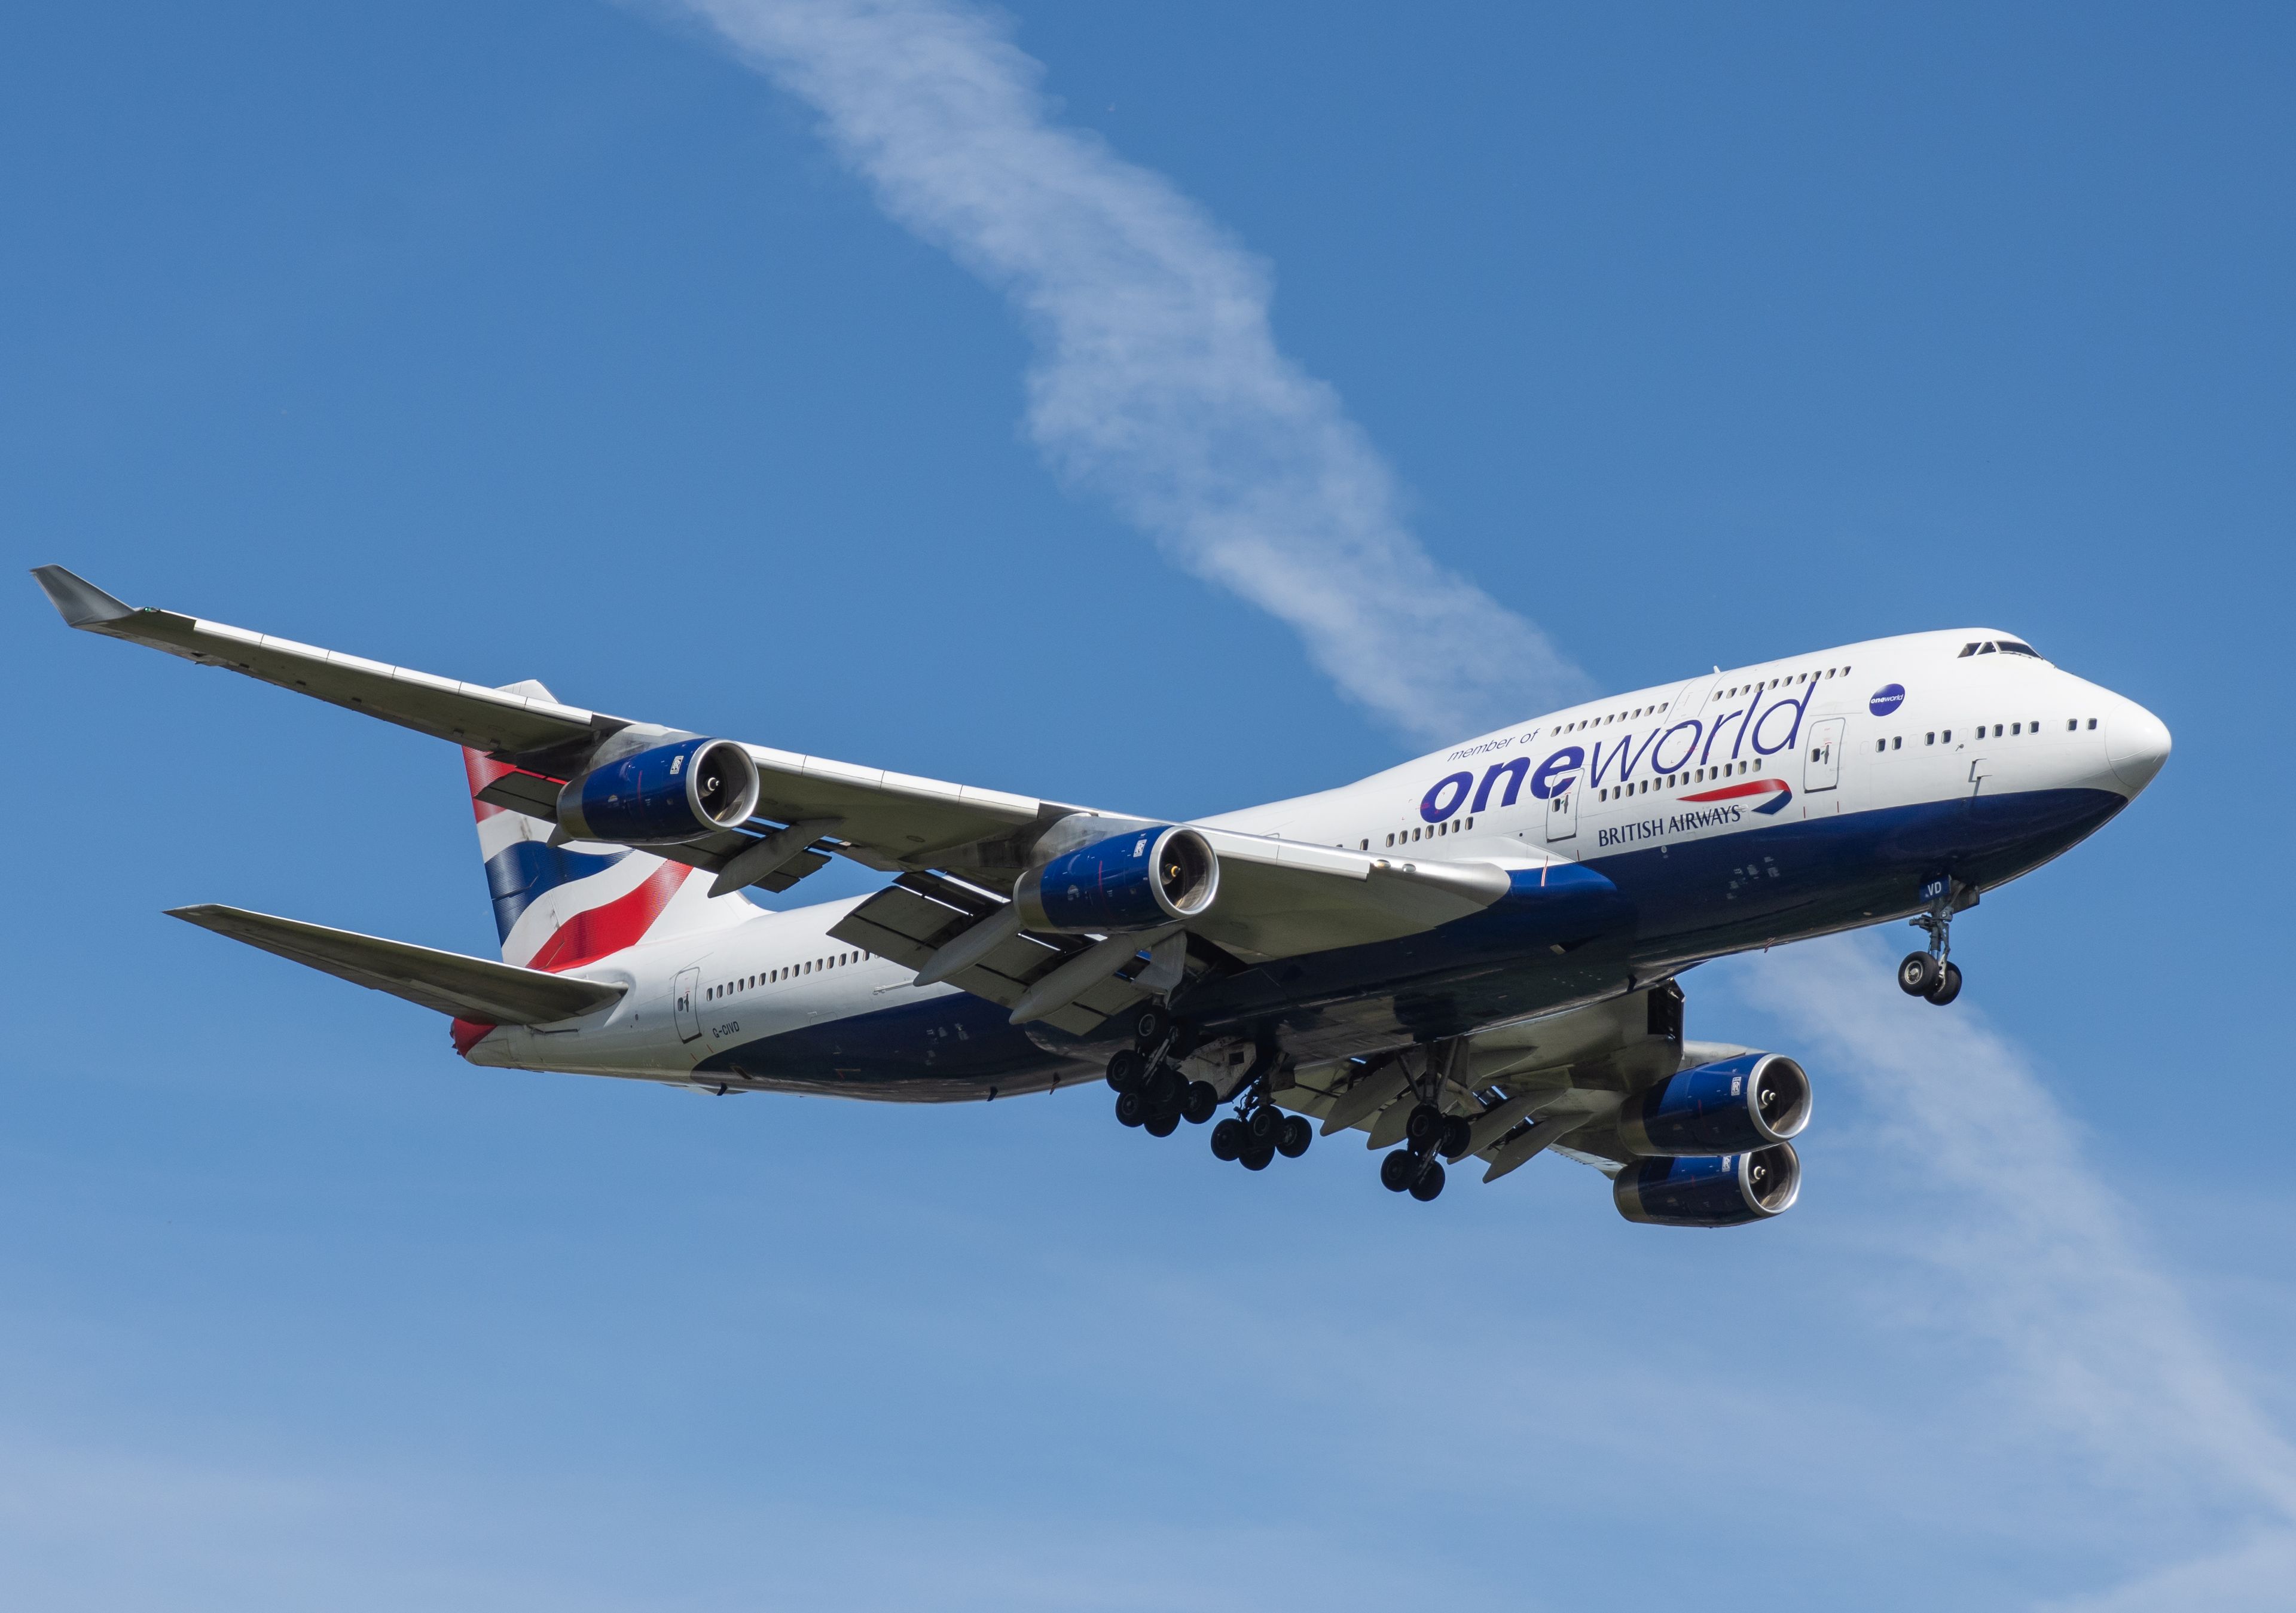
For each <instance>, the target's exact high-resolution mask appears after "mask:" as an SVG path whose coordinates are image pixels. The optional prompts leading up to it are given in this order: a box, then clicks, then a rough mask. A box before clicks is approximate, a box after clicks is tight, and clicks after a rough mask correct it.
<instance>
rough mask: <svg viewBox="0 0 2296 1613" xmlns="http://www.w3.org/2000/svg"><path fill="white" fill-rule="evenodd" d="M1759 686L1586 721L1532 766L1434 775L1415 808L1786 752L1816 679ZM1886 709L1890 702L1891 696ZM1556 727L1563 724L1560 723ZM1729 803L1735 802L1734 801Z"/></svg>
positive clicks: (1550, 793)
mask: <svg viewBox="0 0 2296 1613" xmlns="http://www.w3.org/2000/svg"><path fill="white" fill-rule="evenodd" d="M1892 692H1894V695H1895V698H1896V699H1898V700H1902V699H1904V698H1905V691H1904V690H1902V689H1899V688H1898V686H1897V685H1896V684H1891V685H1890V688H1889V689H1887V690H1884V691H1882V693H1884V694H1889V693H1892ZM1751 693H1752V698H1751V700H1747V701H1746V702H1745V703H1744V704H1743V705H1741V704H1739V703H1737V702H1736V701H1730V702H1727V703H1719V702H1713V701H1710V702H1709V704H1708V706H1707V708H1706V709H1705V710H1703V711H1701V712H1699V713H1697V714H1696V715H1695V716H1689V715H1683V714H1678V713H1677V714H1674V715H1672V716H1671V717H1670V718H1669V716H1661V715H1659V714H1653V716H1652V722H1651V724H1650V725H1649V726H1646V727H1645V726H1643V725H1639V724H1636V725H1631V726H1629V725H1620V726H1618V727H1616V728H1613V727H1611V725H1608V724H1601V723H1597V724H1593V725H1588V726H1589V731H1588V732H1587V734H1586V736H1585V737H1584V739H1579V738H1576V737H1574V738H1573V739H1571V740H1569V741H1565V742H1563V743H1562V744H1561V745H1559V746H1556V747H1555V749H1554V750H1553V751H1552V752H1550V753H1549V754H1548V755H1547V757H1546V759H1545V760H1544V761H1541V762H1539V763H1538V765H1537V766H1532V762H1531V757H1533V756H1536V755H1537V754H1538V753H1537V752H1536V751H1533V752H1531V753H1529V754H1528V755H1524V754H1518V755H1516V756H1513V757H1509V758H1508V759H1507V760H1505V761H1503V762H1495V763H1492V764H1490V765H1489V766H1488V767H1486V768H1484V770H1483V772H1482V773H1481V774H1480V776H1478V775H1477V774H1475V773H1473V772H1472V771H1468V770H1465V769H1463V770H1461V771H1460V772H1457V773H1453V774H1446V775H1445V776H1444V777H1442V778H1439V779H1438V780H1436V781H1435V782H1434V783H1433V784H1432V785H1431V786H1430V787H1429V789H1428V791H1427V793H1426V795H1425V796H1423V798H1421V799H1420V802H1419V815H1420V817H1422V818H1423V819H1424V820H1425V821H1426V822H1428V823H1442V822H1444V821H1445V820H1446V819H1447V818H1451V817H1454V816H1456V815H1458V814H1459V813H1460V812H1462V811H1465V812H1469V813H1477V812H1483V811H1487V810H1488V809H1489V808H1490V807H1491V806H1494V805H1497V806H1513V805H1514V804H1515V801H1516V799H1517V798H1519V797H1520V796H1521V795H1522V794H1523V793H1524V791H1525V787H1526V786H1528V789H1529V794H1530V795H1531V796H1532V797H1533V798H1536V799H1538V800H1542V801H1546V800H1552V799H1553V798H1554V797H1556V796H1559V795H1562V794H1565V793H1567V792H1568V791H1569V790H1570V788H1571V787H1572V786H1573V785H1575V784H1580V783H1583V784H1585V785H1586V786H1587V788H1588V789H1590V790H1592V789H1599V788H1604V787H1613V788H1615V787H1618V786H1621V785H1627V784H1632V783H1634V782H1636V779H1637V775H1640V776H1641V777H1645V778H1647V777H1650V776H1652V775H1664V774H1673V773H1680V772H1683V771H1685V770H1686V769H1689V768H1693V767H1705V766H1717V765H1719V764H1725V763H1734V762H1737V761H1738V760H1739V759H1740V758H1741V757H1771V756H1776V755H1778V754H1779V753H1780V752H1782V751H1784V752H1791V751H1792V749H1793V746H1794V741H1795V740H1796V739H1797V738H1798V737H1799V735H1800V733H1801V723H1802V716H1803V714H1804V713H1805V712H1807V711H1808V709H1809V702H1810V700H1811V698H1812V696H1813V695H1815V694H1816V685H1815V684H1805V685H1802V686H1801V687H1800V688H1798V689H1797V690H1795V691H1794V692H1792V693H1785V692H1778V693H1775V694H1773V695H1771V698H1770V699H1769V700H1768V702H1767V704H1765V703H1764V698H1763V697H1764V694H1765V693H1767V691H1755V692H1751ZM1881 698H1882V696H1881V695H1880V694H1877V695H1875V696H1874V700H1875V701H1876V703H1877V704H1876V709H1879V704H1878V702H1879V701H1880V700H1881ZM1890 709H1892V710H1895V709H1896V706H1895V704H1894V702H1893V703H1892V705H1891V707H1890ZM1563 732H1565V733H1570V732H1571V730H1570V729H1568V728H1566V729H1565V730H1564V731H1563ZM1523 737H1524V738H1525V739H1526V740H1529V739H1535V738H1537V737H1538V735H1537V734H1536V733H1530V734H1526V735H1524V736H1523ZM1558 737H1559V736H1558ZM1513 742H1514V741H1509V740H1501V741H1496V742H1495V743H1492V744H1488V745H1480V746H1477V747H1474V750H1476V751H1482V750H1494V749H1505V748H1506V747H1507V746H1508V745H1510V744H1512V743H1513ZM1469 754H1472V753H1471V752H1467V751H1454V752H1453V753H1452V757H1451V759H1454V760H1456V759H1459V758H1460V757H1464V756H1467V755H1469ZM1779 789H1783V783H1782V782H1780V783H1772V782H1764V783H1762V784H1761V785H1759V786H1758V787H1757V788H1756V790H1753V791H1751V792H1750V793H1759V794H1773V793H1775V790H1779ZM1685 799H1694V798H1685ZM1786 799H1787V797H1785V796H1784V795H1779V796H1777V798H1776V800H1775V803H1774V804H1772V803H1765V804H1764V805H1763V806H1759V807H1757V808H1755V810H1757V811H1762V812H1775V811H1777V810H1778V809H1779V808H1780V807H1782V806H1784V805H1785V802H1786ZM1718 810H1719V808H1718ZM1731 810H1733V811H1734V810H1737V808H1736V807H1735V806H1733V807H1732V808H1731Z"/></svg>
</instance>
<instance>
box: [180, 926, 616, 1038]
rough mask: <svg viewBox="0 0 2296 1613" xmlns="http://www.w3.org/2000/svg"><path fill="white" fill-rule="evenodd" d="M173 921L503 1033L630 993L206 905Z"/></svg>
mask: <svg viewBox="0 0 2296 1613" xmlns="http://www.w3.org/2000/svg"><path fill="white" fill-rule="evenodd" d="M168 916H169V917H171V918H177V919H181V920H183V921H184V922H185V923H187V924H196V925H198V926H199V927H200V928H201V929H212V930H214V931H215V932H216V933H217V935H220V936H229V937H230V938H232V939H233V940H234V941H244V942H245V943H246V944H247V945H248V946H257V947H260V948H262V949H263V950H264V951H265V952H268V953H275V954H277V955H278V956H280V957H283V958H286V959H289V960H290V961H291V962H297V963H300V964H302V965H303V966H304V967H305V968H307V969H316V970H319V971H320V972H321V973H323V974H331V975H333V976H334V977H335V978H337V979H341V980H348V981H349V982H350V983H351V984H352V985H354V986H364V987H367V988H368V989H369V990H371V991H382V992H389V994H390V995H392V996H394V997H404V998H405V999H406V1001H408V1002H409V1003H420V1004H421V1005H422V1007H424V1008H429V1009H434V1010H436V1011H438V1012H439V1013H442V1014H451V1015H453V1016H454V1017H455V1018H456V1019H481V1020H485V1021H488V1023H491V1024H496V1025H548V1024H551V1023H553V1022H554V1021H556V1020H559V1019H573V1018H575V1017H577V1016H578V1015H581V1014H586V1013H592V1012H594V1011H597V1010H598V1009H601V1008H604V1007H605V1006H607V1005H608V1004H609V1003H613V1002H615V1001H616V1000H617V999H619V997H620V996H621V995H622V992H623V987H619V986H612V985H608V984H605V983H604V982H602V981H597V980H578V979H574V978H571V977H570V976H566V975H553V974H549V973H546V972H545V971H544V970H538V969H521V968H519V967H517V966H516V965H515V964H511V963H497V962H494V961H493V960H491V959H488V958H473V957H468V956H466V955H464V954H462V953H458V952H441V951H439V949H437V948H436V947H430V946H414V945H412V944H411V943H409V942H406V941H386V940H384V939H382V938H381V937H379V936H365V935H360V934H358V933H357V932H356V931H353V930H348V929H329V928H327V927H326V926H325V925H324V924H306V923H304V922H303V921H300V920H298V919H282V918H275V917H274V916H273V915H271V914H269V913H250V912H249V911H248V910H247V909H246V908H243V907H223V906H218V905H213V904H207V905H201V906H197V907H171V908H169V909H168Z"/></svg>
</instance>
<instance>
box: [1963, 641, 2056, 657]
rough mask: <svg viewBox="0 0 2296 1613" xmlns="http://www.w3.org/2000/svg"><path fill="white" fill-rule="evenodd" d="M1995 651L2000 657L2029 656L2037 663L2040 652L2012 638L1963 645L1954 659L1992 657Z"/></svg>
mask: <svg viewBox="0 0 2296 1613" xmlns="http://www.w3.org/2000/svg"><path fill="white" fill-rule="evenodd" d="M1996 652H1998V653H2000V654H2002V655H2030V656H2031V657H2032V658H2033V659H2035V660H2037V661H2038V660H2039V659H2041V652H2040V651H2038V650H2036V649H2034V648H2033V646H2032V645H2030V644H2021V643H2018V642H2017V641H2016V640H2015V639H2013V638H1999V639H1994V640H1992V641H1991V642H1990V643H1981V644H1964V645H1963V646H1962V647H1961V655H1960V656H1958V657H1956V658H1955V659H1964V658H1966V657H1968V656H1972V655H1992V654H1994V653H1996Z"/></svg>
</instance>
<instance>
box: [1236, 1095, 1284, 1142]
mask: <svg viewBox="0 0 2296 1613" xmlns="http://www.w3.org/2000/svg"><path fill="white" fill-rule="evenodd" d="M1284 1118H1285V1117H1284V1114H1283V1110H1282V1109H1278V1108H1276V1107H1275V1105H1274V1104H1273V1103H1263V1104H1261V1105H1260V1106H1259V1108H1258V1109H1253V1110H1252V1111H1251V1116H1250V1118H1247V1119H1246V1120H1245V1121H1244V1123H1243V1129H1244V1133H1245V1134H1246V1135H1248V1136H1249V1137H1250V1138H1251V1146H1252V1147H1254V1148H1266V1149H1273V1148H1274V1147H1275V1140H1276V1138H1277V1137H1278V1136H1280V1135H1282V1134H1283V1121H1284Z"/></svg>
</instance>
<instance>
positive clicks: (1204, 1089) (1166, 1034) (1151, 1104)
mask: <svg viewBox="0 0 2296 1613" xmlns="http://www.w3.org/2000/svg"><path fill="white" fill-rule="evenodd" d="M1185 1039H1186V1033H1185V1029H1184V1028H1183V1027H1181V1026H1180V1025H1178V1024H1177V1023H1176V1022H1175V1021H1174V1020H1173V1019H1172V1016H1171V1015H1170V1014H1169V1013H1168V1012H1166V1011H1164V1009H1163V1008H1161V1007H1160V1006H1159V1005H1157V1004H1155V1003H1148V1004H1146V1005H1144V1007H1142V1009H1141V1010H1140V1011H1139V1015H1138V1018H1137V1019H1136V1021H1135V1023H1134V1027H1133V1044H1132V1045H1131V1046H1130V1047H1128V1048H1125V1049H1124V1050H1123V1051H1121V1052H1118V1053H1117V1054H1116V1055H1115V1056H1114V1057H1112V1058H1111V1059H1110V1060H1109V1061H1108V1085H1110V1087H1111V1088H1112V1089H1113V1090H1114V1092H1115V1093H1116V1118H1117V1119H1118V1120H1119V1121H1120V1122H1122V1123H1123V1124H1124V1125H1126V1126H1138V1127H1140V1128H1141V1129H1142V1130H1143V1131H1144V1132H1146V1133H1147V1134H1149V1135H1150V1136H1152V1137H1169V1136H1170V1135H1171V1134H1173V1133H1174V1132H1176V1131H1177V1130H1179V1129H1180V1122H1181V1121H1183V1120H1185V1121H1186V1122H1187V1123H1188V1124H1189V1125H1191V1126H1201V1125H1202V1124H1203V1123H1204V1122H1205V1121H1207V1120H1209V1119H1210V1118H1212V1111H1213V1110H1214V1109H1218V1107H1219V1093H1218V1090H1217V1089H1216V1088H1214V1087H1213V1086H1212V1085H1211V1084H1210V1082H1208V1081H1191V1080H1188V1079H1187V1078H1186V1077H1184V1076H1182V1075H1181V1074H1180V1068H1179V1060H1181V1059H1183V1058H1185V1057H1186V1056H1187V1052H1188V1049H1187V1047H1186V1045H1185Z"/></svg>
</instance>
